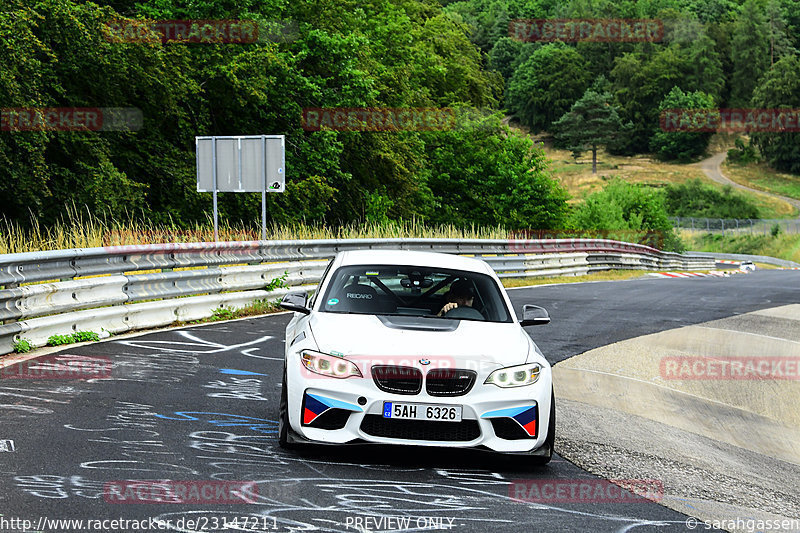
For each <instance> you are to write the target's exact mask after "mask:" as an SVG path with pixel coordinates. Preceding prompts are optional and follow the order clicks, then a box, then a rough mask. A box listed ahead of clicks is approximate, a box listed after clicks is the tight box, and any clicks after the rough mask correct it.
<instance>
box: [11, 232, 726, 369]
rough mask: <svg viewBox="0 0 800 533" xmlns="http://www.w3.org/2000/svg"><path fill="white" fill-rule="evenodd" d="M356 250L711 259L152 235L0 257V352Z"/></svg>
mask: <svg viewBox="0 0 800 533" xmlns="http://www.w3.org/2000/svg"><path fill="white" fill-rule="evenodd" d="M355 249H376V250H377V249H405V250H424V251H436V252H445V253H453V254H461V255H471V256H475V257H478V258H481V259H483V260H484V261H486V262H487V263H489V265H491V266H492V268H493V269H494V270H495V271H496V272H497V273H498V275H499V276H500V277H536V276H554V275H583V274H587V273H589V272H593V271H601V270H609V269H643V270H660V269H686V270H710V269H713V268H714V260H713V259H711V258H710V257H703V256H694V257H689V256H683V255H679V254H674V253H668V252H661V251H659V250H656V249H655V248H650V247H648V246H644V245H639V244H631V243H624V242H618V241H611V240H602V239H594V240H593V239H554V240H458V239H363V240H316V241H313V240H312V241H252V242H225V243H187V244H153V245H136V246H114V247H105V248H87V249H71V250H57V251H51V252H34V253H21V254H7V255H2V256H0V287H2V288H0V321H2V322H3V324H2V325H0V354H6V353H9V352H11V351H12V350H13V348H14V343H15V342H16V341H18V340H19V339H20V338H25V339H26V340H28V341H29V342H30V344H31V345H32V346H43V345H45V344H46V342H47V339H48V338H49V337H50V336H51V335H56V334H64V333H71V332H73V331H82V330H91V331H95V332H101V331H105V332H108V333H109V334H113V333H122V332H126V331H131V330H136V329H144V328H153V327H161V326H166V325H169V324H172V323H174V322H177V321H184V322H185V321H192V320H198V319H201V318H205V317H208V316H210V315H211V314H212V312H213V310H214V309H217V308H220V307H223V308H234V307H242V306H245V305H247V304H249V303H251V302H253V301H255V300H262V299H271V298H277V297H280V296H281V295H283V294H284V293H286V292H287V291H288V290H289V289H287V288H281V289H276V290H270V291H267V290H265V287H266V286H267V285H268V284H269V283H270V281H272V280H273V279H275V278H277V277H279V276H281V275H283V274H284V273H288V278H287V280H286V284H287V285H288V287H289V288H297V287H313V285H314V284H316V283H317V282H318V281H319V278H320V276H321V274H322V271H323V268H324V267H325V265H326V263H327V261H328V260H329V259H330V258H332V257H333V256H334V255H335V254H336V253H337V252H339V251H344V250H355Z"/></svg>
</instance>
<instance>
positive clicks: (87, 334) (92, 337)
mask: <svg viewBox="0 0 800 533" xmlns="http://www.w3.org/2000/svg"><path fill="white" fill-rule="evenodd" d="M99 340H100V335H98V334H97V333H95V332H94V331H76V332H75V333H73V334H72V342H89V341H92V342H97V341H99Z"/></svg>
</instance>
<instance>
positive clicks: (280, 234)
mask: <svg viewBox="0 0 800 533" xmlns="http://www.w3.org/2000/svg"><path fill="white" fill-rule="evenodd" d="M508 236H509V232H508V231H506V230H505V229H503V228H502V227H499V226H497V227H477V226H473V227H470V228H458V227H456V226H451V225H441V226H429V225H425V224H424V223H423V222H421V221H418V220H410V221H402V222H393V223H389V224H348V225H344V226H340V227H332V226H326V225H322V224H302V223H297V224H282V225H278V224H274V225H272V226H269V227H268V228H267V239H268V240H307V239H388V238H438V239H507V238H508ZM260 239H261V228H260V226H259V225H258V224H257V223H256V224H251V225H248V224H235V223H229V222H227V221H221V222H220V225H219V240H220V241H254V240H260ZM213 240H214V230H213V225H212V223H211V221H206V222H205V223H202V224H201V223H197V224H195V225H193V226H192V227H189V228H181V227H179V226H178V225H176V224H161V225H159V224H154V223H152V222H150V221H147V220H135V219H134V220H129V221H115V220H108V219H106V218H104V217H98V216H95V215H93V214H91V213H85V212H79V211H77V210H75V209H71V210H69V211H68V213H67V215H66V217H65V218H62V220H61V221H59V222H57V223H56V224H54V225H52V226H50V227H46V228H45V227H42V226H41V225H40V224H39V223H38V221H37V220H36V219H33V218H32V219H31V222H30V224H29V225H28V226H27V227H23V226H21V225H20V224H18V223H16V222H13V221H9V220H7V219H5V218H0V254H10V253H19V252H37V251H44V250H63V249H67V248H96V247H102V246H119V245H130V244H155V243H172V242H212V241H213Z"/></svg>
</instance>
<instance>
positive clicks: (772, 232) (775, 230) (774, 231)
mask: <svg viewBox="0 0 800 533" xmlns="http://www.w3.org/2000/svg"><path fill="white" fill-rule="evenodd" d="M781 231H782V230H781V225H780V224H778V223H775V225H773V226H772V228H771V229H770V230H769V234H770V235H772V236H773V237H777V236H778V235H780V234H781Z"/></svg>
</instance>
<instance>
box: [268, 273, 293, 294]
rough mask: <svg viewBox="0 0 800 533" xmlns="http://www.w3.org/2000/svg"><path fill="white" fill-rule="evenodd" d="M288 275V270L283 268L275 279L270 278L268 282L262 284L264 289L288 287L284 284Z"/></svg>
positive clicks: (271, 289) (272, 289)
mask: <svg viewBox="0 0 800 533" xmlns="http://www.w3.org/2000/svg"><path fill="white" fill-rule="evenodd" d="M288 277H289V271H288V270H285V271H284V272H283V274H281V275H280V276H278V277H277V278H275V279H273V280H271V281H270V282H269V283H267V284H266V285H265V286H264V290H265V291H267V292H269V291H274V290H276V289H283V288H286V287H288V285H287V284H286V279H287V278H288Z"/></svg>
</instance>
